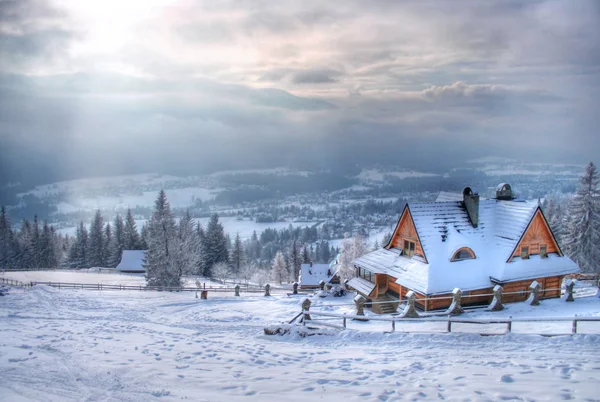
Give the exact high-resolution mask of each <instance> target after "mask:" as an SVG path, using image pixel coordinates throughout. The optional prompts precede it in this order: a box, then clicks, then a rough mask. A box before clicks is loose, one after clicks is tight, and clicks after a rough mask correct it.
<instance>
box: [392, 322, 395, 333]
mask: <svg viewBox="0 0 600 402" xmlns="http://www.w3.org/2000/svg"><path fill="white" fill-rule="evenodd" d="M392 332H396V321H395V320H393V319H392Z"/></svg>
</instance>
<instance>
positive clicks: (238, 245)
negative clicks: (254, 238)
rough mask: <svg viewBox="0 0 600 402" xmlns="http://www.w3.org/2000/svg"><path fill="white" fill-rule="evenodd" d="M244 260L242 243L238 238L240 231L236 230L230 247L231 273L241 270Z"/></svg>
mask: <svg viewBox="0 0 600 402" xmlns="http://www.w3.org/2000/svg"><path fill="white" fill-rule="evenodd" d="M244 260H245V253H244V245H243V244H242V239H240V233H239V232H238V233H237V234H236V235H235V240H234V241H233V246H232V249H231V267H232V268H233V273H234V274H235V275H237V274H239V273H240V272H241V270H242V265H243V264H244Z"/></svg>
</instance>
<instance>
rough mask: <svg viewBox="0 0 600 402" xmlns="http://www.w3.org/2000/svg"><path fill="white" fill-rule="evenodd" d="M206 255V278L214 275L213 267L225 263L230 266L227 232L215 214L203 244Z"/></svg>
mask: <svg viewBox="0 0 600 402" xmlns="http://www.w3.org/2000/svg"><path fill="white" fill-rule="evenodd" d="M203 246H204V247H203V248H204V255H205V266H204V276H208V277H210V276H211V274H212V267H213V266H214V265H215V264H217V263H219V262H223V263H226V264H229V252H228V251H227V240H226V239H225V232H224V230H223V225H221V223H220V222H219V216H218V215H217V214H214V215H213V216H211V218H210V221H209V222H208V226H207V228H206V233H205V236H204V242H203Z"/></svg>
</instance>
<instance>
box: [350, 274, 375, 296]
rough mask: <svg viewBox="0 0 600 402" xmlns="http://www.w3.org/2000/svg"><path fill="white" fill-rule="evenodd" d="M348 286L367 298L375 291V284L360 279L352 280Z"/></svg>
mask: <svg viewBox="0 0 600 402" xmlns="http://www.w3.org/2000/svg"><path fill="white" fill-rule="evenodd" d="M348 286H350V287H352V288H354V289H356V290H357V291H358V292H359V293H362V294H363V295H367V296H368V295H370V294H371V292H372V291H373V289H375V284H374V283H373V282H369V281H368V280H366V279H363V278H359V277H357V278H352V279H350V280H349V281H348Z"/></svg>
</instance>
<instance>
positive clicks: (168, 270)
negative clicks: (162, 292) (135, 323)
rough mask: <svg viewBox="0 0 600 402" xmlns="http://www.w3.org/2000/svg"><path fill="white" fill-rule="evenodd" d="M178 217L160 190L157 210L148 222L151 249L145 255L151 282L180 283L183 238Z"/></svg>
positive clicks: (156, 202) (168, 284) (145, 265)
mask: <svg viewBox="0 0 600 402" xmlns="http://www.w3.org/2000/svg"><path fill="white" fill-rule="evenodd" d="M177 232H178V230H177V226H176V224H175V218H174V217H173V213H172V212H171V207H170V205H169V202H168V201H167V195H166V194H165V191H164V190H161V191H160V192H159V194H158V197H157V199H156V201H155V203H154V212H153V213H152V218H151V219H150V221H149V222H148V237H147V239H146V241H147V242H148V249H147V251H146V257H145V259H144V264H143V266H144V268H145V270H146V283H147V284H148V286H166V287H179V286H181V277H182V275H183V268H182V265H181V264H180V255H179V252H180V244H179V243H180V242H179V238H178V233H177Z"/></svg>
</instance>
